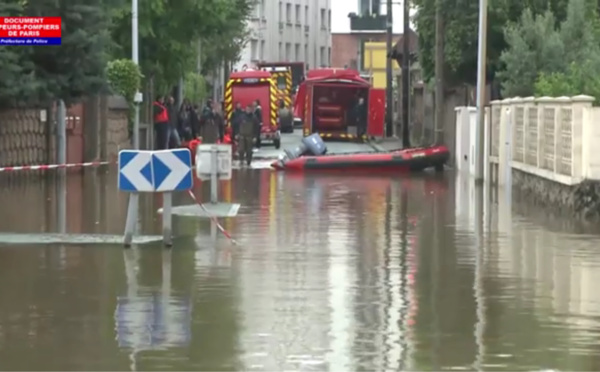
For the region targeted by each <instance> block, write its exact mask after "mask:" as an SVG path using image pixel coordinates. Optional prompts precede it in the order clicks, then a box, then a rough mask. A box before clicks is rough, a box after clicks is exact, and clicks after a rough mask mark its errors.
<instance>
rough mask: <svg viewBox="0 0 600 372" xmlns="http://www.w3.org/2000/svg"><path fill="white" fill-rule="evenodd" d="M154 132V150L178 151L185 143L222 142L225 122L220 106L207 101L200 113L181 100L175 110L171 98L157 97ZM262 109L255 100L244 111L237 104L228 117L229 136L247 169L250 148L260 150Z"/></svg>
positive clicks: (250, 157)
mask: <svg viewBox="0 0 600 372" xmlns="http://www.w3.org/2000/svg"><path fill="white" fill-rule="evenodd" d="M153 109H154V132H155V137H156V149H157V150H165V149H171V148H178V147H180V146H181V144H182V141H186V142H189V141H191V140H193V139H198V138H200V139H201V140H202V143H218V142H223V140H224V137H225V127H226V118H225V114H224V112H223V111H224V107H223V103H221V104H216V103H215V102H213V101H212V100H210V99H209V100H207V102H206V105H205V106H204V107H203V108H202V109H200V108H199V107H198V105H191V104H190V102H189V100H187V99H186V100H184V101H183V103H182V104H181V106H180V107H179V108H177V105H176V104H175V100H174V99H173V97H172V96H168V97H167V98H166V99H165V97H158V99H157V100H156V101H155V102H154V104H153ZM262 123H263V118H262V108H261V106H260V101H259V100H256V101H254V102H253V103H252V104H250V105H248V106H247V107H246V109H245V110H243V109H242V105H241V104H240V103H239V102H238V103H237V104H236V106H235V110H234V112H233V113H232V116H231V131H232V133H231V135H232V138H233V139H234V140H235V141H236V142H237V149H238V154H239V157H240V161H241V162H242V163H243V162H246V163H247V164H248V165H250V163H251V162H252V153H253V150H254V147H255V146H256V147H257V148H260V130H261V127H262Z"/></svg>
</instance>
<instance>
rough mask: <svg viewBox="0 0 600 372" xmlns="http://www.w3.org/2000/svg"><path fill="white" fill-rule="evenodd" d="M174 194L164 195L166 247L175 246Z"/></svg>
mask: <svg viewBox="0 0 600 372" xmlns="http://www.w3.org/2000/svg"><path fill="white" fill-rule="evenodd" d="M172 216H173V193H170V192H165V193H163V213H162V223H163V243H164V244H165V246H166V247H171V246H173V234H172V231H173V226H172V224H173V217H172Z"/></svg>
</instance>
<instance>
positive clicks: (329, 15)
mask: <svg viewBox="0 0 600 372" xmlns="http://www.w3.org/2000/svg"><path fill="white" fill-rule="evenodd" d="M327 28H328V29H331V9H329V10H328V11H327Z"/></svg>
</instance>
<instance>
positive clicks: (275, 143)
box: [273, 138, 281, 150]
mask: <svg viewBox="0 0 600 372" xmlns="http://www.w3.org/2000/svg"><path fill="white" fill-rule="evenodd" d="M273 145H274V146H275V149H276V150H279V148H280V147H281V139H279V138H276V139H274V140H273Z"/></svg>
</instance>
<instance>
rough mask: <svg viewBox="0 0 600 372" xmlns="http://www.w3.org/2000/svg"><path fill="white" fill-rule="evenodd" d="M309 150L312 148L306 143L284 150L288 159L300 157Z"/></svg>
mask: <svg viewBox="0 0 600 372" xmlns="http://www.w3.org/2000/svg"><path fill="white" fill-rule="evenodd" d="M309 151H310V150H309V149H308V147H307V146H306V145H305V144H304V143H301V144H299V145H298V146H296V147H294V148H292V149H284V150H283V152H284V153H285V155H286V157H287V159H288V160H293V159H296V158H299V157H301V156H302V155H306V154H308V153H309Z"/></svg>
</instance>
